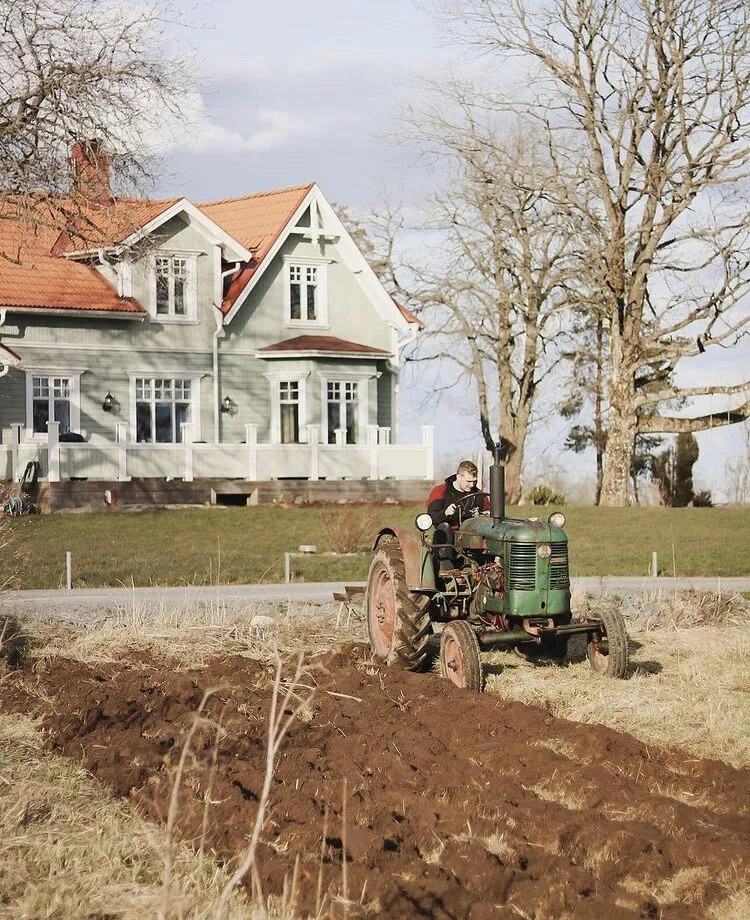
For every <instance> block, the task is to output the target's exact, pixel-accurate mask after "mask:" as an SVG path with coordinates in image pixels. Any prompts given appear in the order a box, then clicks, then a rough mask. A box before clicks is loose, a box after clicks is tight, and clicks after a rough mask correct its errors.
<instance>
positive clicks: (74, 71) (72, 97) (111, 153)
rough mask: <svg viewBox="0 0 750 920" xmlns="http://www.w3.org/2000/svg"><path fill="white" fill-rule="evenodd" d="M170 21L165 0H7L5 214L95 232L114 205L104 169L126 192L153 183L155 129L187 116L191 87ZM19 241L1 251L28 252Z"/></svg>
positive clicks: (1, 100)
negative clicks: (134, 0)
mask: <svg viewBox="0 0 750 920" xmlns="http://www.w3.org/2000/svg"><path fill="white" fill-rule="evenodd" d="M168 17H169V8H168V7H166V6H165V5H164V4H162V3H159V2H156V3H152V4H134V5H128V4H123V3H106V2H100V0H0V21H1V22H2V32H1V33H0V220H11V221H13V222H18V221H22V222H25V223H26V224H28V225H29V227H30V229H31V230H32V232H33V231H36V230H38V229H39V228H40V227H42V228H45V227H46V228H48V229H51V230H53V231H54V230H62V229H65V228H69V227H70V225H71V222H74V223H75V226H76V229H77V232H78V234H79V235H80V236H82V237H85V234H86V219H87V216H88V215H89V214H90V212H91V206H92V205H96V206H99V207H104V206H106V204H107V203H108V196H109V195H110V191H109V186H108V183H104V184H102V181H101V179H102V177H107V176H108V175H109V172H110V170H111V178H112V179H113V180H114V183H115V185H116V186H117V187H118V188H119V189H120V190H121V191H128V190H132V189H137V188H139V187H140V186H141V185H142V184H143V183H144V182H147V181H148V180H149V179H150V177H151V175H152V167H153V158H152V157H151V156H150V153H149V148H148V137H147V135H148V132H149V131H151V130H153V129H154V128H155V127H156V126H157V125H163V124H164V123H165V122H168V121H170V120H171V119H174V118H175V117H177V118H179V117H180V103H181V99H182V98H183V93H184V77H183V74H184V72H185V68H184V67H183V66H182V62H181V61H180V60H178V59H177V58H175V57H166V56H165V54H164V53H163V51H162V50H161V48H162V46H163V45H164V34H165V31H166V30H167V29H168V28H169V30H170V32H172V33H173V32H174V28H175V26H174V24H172V23H169V22H168ZM76 143H78V144H79V148H78V153H79V154H82V156H79V157H78V176H77V178H78V180H79V181H78V183H77V184H76V185H75V187H74V188H73V189H71V160H70V153H71V149H72V148H73V146H74V145H75V144H76ZM105 186H106V187H105ZM13 239H14V238H13V237H11V239H10V240H6V241H5V245H4V246H3V247H2V250H1V251H0V257H5V258H7V259H17V258H19V252H18V251H17V250H16V249H14V247H13Z"/></svg>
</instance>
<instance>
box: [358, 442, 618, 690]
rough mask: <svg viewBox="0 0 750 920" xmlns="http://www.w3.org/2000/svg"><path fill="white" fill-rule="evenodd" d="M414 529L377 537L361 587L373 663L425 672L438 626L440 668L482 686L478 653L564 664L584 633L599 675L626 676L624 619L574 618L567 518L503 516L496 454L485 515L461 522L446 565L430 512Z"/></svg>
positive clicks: (605, 615) (609, 614) (612, 614)
mask: <svg viewBox="0 0 750 920" xmlns="http://www.w3.org/2000/svg"><path fill="white" fill-rule="evenodd" d="M415 524H416V531H414V530H411V529H408V528H401V527H385V528H383V529H382V530H381V531H380V532H379V533H378V536H377V539H376V540H375V545H374V547H373V557H372V563H371V564H370V571H369V574H368V578H367V587H366V588H365V612H366V614H367V629H368V633H369V638H370V648H371V649H372V652H373V655H375V657H377V658H380V659H382V660H384V661H386V662H387V663H388V664H392V663H395V662H400V663H401V664H402V665H403V666H404V667H406V668H408V669H409V670H412V671H422V670H426V669H427V668H429V667H430V666H431V664H432V661H433V659H434V650H435V646H436V640H437V635H436V632H437V631H436V628H435V627H436V624H441V626H440V627H438V629H439V633H440V672H441V674H442V675H443V677H446V678H448V680H450V681H452V683H454V684H456V685H457V686H459V687H465V688H467V689H469V690H474V691H480V690H482V689H483V688H484V678H483V672H482V665H481V659H480V653H481V652H482V651H489V650H491V649H499V648H502V649H512V650H515V651H516V653H517V654H519V655H521V656H522V657H523V658H525V659H527V660H530V661H534V662H540V663H541V662H549V661H553V662H554V661H557V662H560V663H562V662H563V660H564V659H565V657H566V654H567V647H568V640H569V639H570V637H571V636H585V638H586V646H587V657H588V660H589V664H590V665H591V668H592V669H593V670H594V671H595V672H596V673H597V674H603V675H606V676H608V677H620V678H621V677H625V675H626V672H627V667H628V643H627V634H626V632H625V624H624V621H623V618H622V616H621V615H620V614H619V613H617V612H616V611H602V612H601V613H598V614H597V615H596V617H595V618H589V619H586V620H574V619H573V615H572V612H571V609H570V577H569V570H568V538H567V536H566V534H565V531H564V529H563V528H564V526H565V516H564V515H563V514H562V513H561V512H558V511H556V512H553V513H552V514H551V515H550V516H549V519H548V520H547V521H546V522H544V521H541V520H539V518H529V519H528V520H526V519H514V518H506V517H505V468H504V467H503V466H502V465H501V463H500V462H499V458H498V454H497V452H496V453H495V462H494V463H493V465H492V466H491V467H490V511H489V513H487V514H484V515H479V516H476V517H469V518H467V519H466V520H464V521H463V522H462V523H461V525H460V526H459V528H458V530H456V531H453V532H451V533H450V534H449V535H448V539H449V541H452V542H451V543H450V544H449V549H448V553H449V559H450V561H449V562H448V563H446V561H445V557H446V551H445V545H442V546H438V543H437V541H436V540H435V534H433V539H430V538H429V537H428V535H427V534H428V531H429V530H430V529H431V527H432V519H431V518H430V515H429V514H426V513H425V514H419V515H417V518H416V521H415ZM444 533H445V532H444ZM444 533H443V534H441V535H440V536H444ZM441 556H442V557H443V558H442V560H441V559H440V557H441Z"/></svg>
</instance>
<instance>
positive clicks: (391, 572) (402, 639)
mask: <svg viewBox="0 0 750 920" xmlns="http://www.w3.org/2000/svg"><path fill="white" fill-rule="evenodd" d="M365 610H366V613H367V632H368V635H369V638H370V648H371V650H372V653H373V655H375V657H376V658H382V659H384V660H385V661H386V663H387V664H394V663H395V662H397V661H398V662H400V663H401V664H402V665H403V666H404V667H405V668H407V669H408V670H410V671H424V670H426V669H427V668H428V667H429V665H430V655H429V649H428V645H429V641H430V636H431V635H432V623H431V621H430V614H429V601H428V599H427V598H426V597H419V598H418V599H417V601H416V602H415V600H414V599H413V598H412V596H411V594H410V593H409V586H408V584H407V583H406V569H405V567H404V557H403V553H402V552H401V547H400V546H399V545H398V543H395V542H393V543H384V544H383V543H381V544H380V545H379V546H378V548H377V549H376V550H375V554H374V555H373V557H372V562H371V564H370V571H369V574H368V576H367V587H366V588H365Z"/></svg>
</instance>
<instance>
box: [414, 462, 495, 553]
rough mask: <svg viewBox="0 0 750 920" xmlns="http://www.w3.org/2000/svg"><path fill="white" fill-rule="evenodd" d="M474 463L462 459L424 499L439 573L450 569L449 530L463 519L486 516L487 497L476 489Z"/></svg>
mask: <svg viewBox="0 0 750 920" xmlns="http://www.w3.org/2000/svg"><path fill="white" fill-rule="evenodd" d="M477 476H478V470H477V465H476V463H472V461H471V460H462V461H461V462H460V463H459V464H458V469H457V470H456V472H455V474H454V475H453V476H449V477H448V478H447V479H446V480H445V482H441V483H439V484H438V485H436V486H435V487H434V488H433V490H432V491H431V492H430V495H429V498H428V499H427V513H428V514H429V515H430V517H431V518H432V523H433V525H434V526H435V534H434V537H433V545H435V546H436V550H435V553H436V556H437V560H438V567H439V569H440V571H446V570H450V569H452V568H453V564H454V563H453V546H452V544H453V531H454V530H457V529H458V527H459V526H460V525H461V521H465V520H466V518H469V517H476V516H477V515H478V514H484V513H488V512H489V510H490V499H489V496H488V495H487V494H486V493H484V492H480V491H479V489H478V488H477Z"/></svg>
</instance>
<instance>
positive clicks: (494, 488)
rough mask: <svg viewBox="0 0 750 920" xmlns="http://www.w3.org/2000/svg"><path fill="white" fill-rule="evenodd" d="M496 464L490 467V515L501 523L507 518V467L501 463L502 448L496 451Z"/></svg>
mask: <svg viewBox="0 0 750 920" xmlns="http://www.w3.org/2000/svg"><path fill="white" fill-rule="evenodd" d="M494 460H495V462H494V463H493V464H492V466H491V467H490V514H491V515H492V520H493V521H495V522H496V523H500V521H502V520H503V519H504V518H505V466H504V465H503V464H502V463H501V462H500V448H499V447H496V448H495V450H494Z"/></svg>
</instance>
